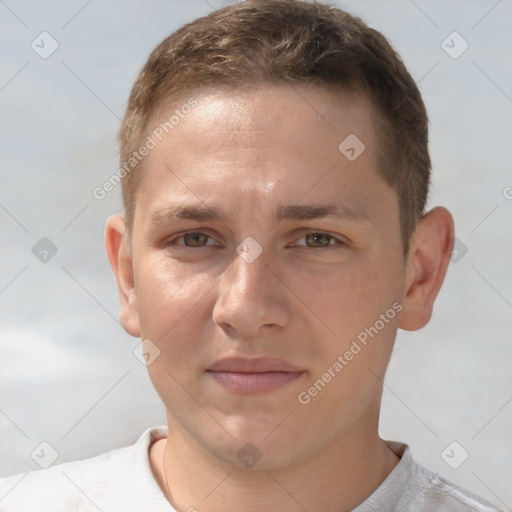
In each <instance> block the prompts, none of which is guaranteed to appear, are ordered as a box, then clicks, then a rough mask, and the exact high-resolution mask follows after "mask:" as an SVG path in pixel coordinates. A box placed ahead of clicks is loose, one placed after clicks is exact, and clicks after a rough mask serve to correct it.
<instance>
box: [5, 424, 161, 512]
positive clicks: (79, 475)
mask: <svg viewBox="0 0 512 512" xmlns="http://www.w3.org/2000/svg"><path fill="white" fill-rule="evenodd" d="M158 435H164V434H163V429H162V428H154V429H148V430H146V431H145V432H144V433H143V434H142V435H141V436H140V437H139V439H138V441H137V442H136V443H135V444H134V445H132V446H128V447H126V448H120V449H117V450H113V451H111V452H108V453H105V454H102V455H98V456H97V457H92V458H90V459H86V460H82V461H77V462H68V463H65V464H60V465H58V466H54V467H51V468H48V469H44V470H38V471H30V472H28V473H25V474H21V475H16V476H12V477H9V478H5V479H2V480H0V509H1V510H2V511H3V512H23V511H29V510H30V511H38V512H46V511H52V512H58V511H69V510H76V511H81V512H85V511H89V510H94V511H97V510H98V509H100V510H112V509H119V510H132V507H133V506H134V504H135V503H136V502H137V501H138V500H137V495H138V493H139V492H141V491H142V488H143V489H144V493H145V495H146V496H147V494H148V490H149V494H151V492H153V493H154V494H155V497H156V498H161V496H163V495H161V493H159V491H160V490H159V488H158V486H157V484H156V482H154V480H153V479H152V478H151V469H150V466H149V461H148V455H147V452H148V448H149V445H150V443H151V442H152V440H154V439H155V437H157V436H158ZM135 483H137V484H138V485H137V486H135V485H134V484H135ZM140 486H142V488H141V487H140ZM148 488H149V489H148ZM159 494H160V495H159ZM104 507H106V508H104Z"/></svg>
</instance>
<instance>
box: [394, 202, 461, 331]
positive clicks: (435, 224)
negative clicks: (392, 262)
mask: <svg viewBox="0 0 512 512" xmlns="http://www.w3.org/2000/svg"><path fill="white" fill-rule="evenodd" d="M454 231H455V230H454V224H453V218H452V215H451V214H450V212H449V211H448V210H447V209H446V208H443V207H441V206H438V207H437V208H434V209H433V210H430V211H429V212H428V213H427V214H425V215H424V216H423V218H422V219H421V221H420V222H419V223H418V225H417V226H416V229H415V231H414V234H413V236H412V238H411V244H410V249H409V255H408V257H407V263H406V266H407V268H406V277H405V298H404V302H403V307H404V308H403V312H402V314H401V315H400V321H399V323H398V327H399V328H400V329H405V330H407V331H414V330H417V329H421V328H422V327H424V326H425V325H426V324H427V323H428V322H429V320H430V317H431V316H432V309H433V307H434V301H435V299H436V297H437V294H438V293H439V290H440V288H441V285H442V284H443V281H444V278H445V275H446V271H447V269H448V264H449V262H450V257H451V253H452V251H453V242H454Z"/></svg>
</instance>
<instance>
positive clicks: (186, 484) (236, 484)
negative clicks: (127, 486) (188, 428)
mask: <svg viewBox="0 0 512 512" xmlns="http://www.w3.org/2000/svg"><path fill="white" fill-rule="evenodd" d="M169 420H171V421H169ZM168 423H169V437H168V438H167V440H161V441H160V442H158V443H156V444H155V445H154V448H152V450H151V452H150V460H151V465H152V467H153V471H154V473H155V477H156V479H157V481H158V483H159V484H160V487H161V488H162V490H163V492H164V494H165V495H166V497H167V499H168V500H169V502H170V503H171V504H172V505H173V507H174V508H175V509H176V510H178V511H179V512H182V511H189V510H191V511H193V510H195V509H197V510H200V511H201V512H221V511H222V512H231V511H233V512H234V511H239V510H244V511H247V512H253V511H254V512H256V511H258V512H261V510H282V511H283V512H288V511H294V512H295V511H303V510H325V511H336V512H342V511H349V510H353V509H354V508H355V507H356V506H357V505H359V504H360V503H362V502H363V501H364V500H365V499H366V498H367V497H368V496H370V494H371V493H372V492H373V491H374V490H375V489H377V487H379V485H380V484H381V483H382V482H383V481H384V480H385V479H386V477H387V476H388V475H389V473H390V472H391V471H392V470H393V468H394V467H395V466H396V465H397V464H398V462H399V458H398V457H397V456H396V455H395V454H394V453H393V452H392V451H391V450H390V449H389V448H388V447H387V446H386V445H385V443H384V442H383V441H382V440H381V439H380V438H379V436H378V429H377V423H378V420H377V421H376V422H375V428H369V427H366V428H365V427H364V425H369V422H368V421H367V420H366V421H365V422H362V424H361V425H354V426H353V427H354V428H353V429H352V430H351V432H350V433H348V434H347V433H345V434H344V435H343V438H342V440H338V441H335V442H333V443H331V444H330V445H328V446H326V447H324V449H323V450H322V451H321V452H317V453H315V454H314V455H312V456H310V457H308V458H306V459H303V460H300V461H296V462H294V463H292V464H289V465H286V466H282V467H276V468H275V469H268V470H259V471H258V470H255V469H240V468H237V467H233V466H232V465H230V464H228V463H226V462H225V461H223V460H220V459H218V458H216V457H214V456H213V455H212V454H210V453H209V452H207V451H206V450H205V449H204V447H202V446H201V445H200V444H199V443H198V442H197V441H196V440H195V439H191V438H190V436H189V435H188V433H186V432H185V431H183V429H181V426H180V425H179V424H178V423H177V422H173V421H172V419H171V418H169V419H168ZM166 480H167V482H166Z"/></svg>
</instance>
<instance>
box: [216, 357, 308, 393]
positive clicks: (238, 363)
mask: <svg viewBox="0 0 512 512" xmlns="http://www.w3.org/2000/svg"><path fill="white" fill-rule="evenodd" d="M304 373H305V370H302V369H300V368H299V367H297V366H294V365H292V364H290V363H288V362H287V361H283V360H280V359H275V358H268V357H258V358H254V359H247V358H240V357H232V358H226V359H221V360H219V361H217V362H216V363H214V364H213V365H212V366H211V367H210V368H208V369H207V370H206V374H207V375H208V376H209V377H211V378H212V379H213V380H214V381H215V382H216V383H218V384H220V385H221V386H223V387H224V388H226V389H228V390H230V391H232V392H235V393H240V394H256V393H268V392H269V391H274V390H276V389H278V388H281V387H282V386H285V385H286V384H289V383H290V382H293V381H295V380H296V379H298V378H300V377H301V376H302V375H303V374H304Z"/></svg>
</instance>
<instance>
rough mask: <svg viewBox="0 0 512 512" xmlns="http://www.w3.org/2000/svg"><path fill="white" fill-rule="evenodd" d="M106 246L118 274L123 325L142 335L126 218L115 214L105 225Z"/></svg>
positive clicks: (133, 333)
mask: <svg viewBox="0 0 512 512" xmlns="http://www.w3.org/2000/svg"><path fill="white" fill-rule="evenodd" d="M105 248H106V250H107V255H108V260H109V261H110V265H111V267H112V270H113V271H114V275H115V276H116V281H117V289H118V291H119V298H120V300H121V314H120V320H121V325H122V326H123V327H124V329H125V330H126V332H128V334H131V335H132V336H136V337H140V325H139V312H138V309H137V296H136V293H135V280H134V275H133V259H132V253H131V248H130V247H129V244H128V240H127V235H126V229H125V223H124V218H123V217H121V216H120V215H113V216H111V217H109V218H108V220H107V224H106V226H105Z"/></svg>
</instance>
